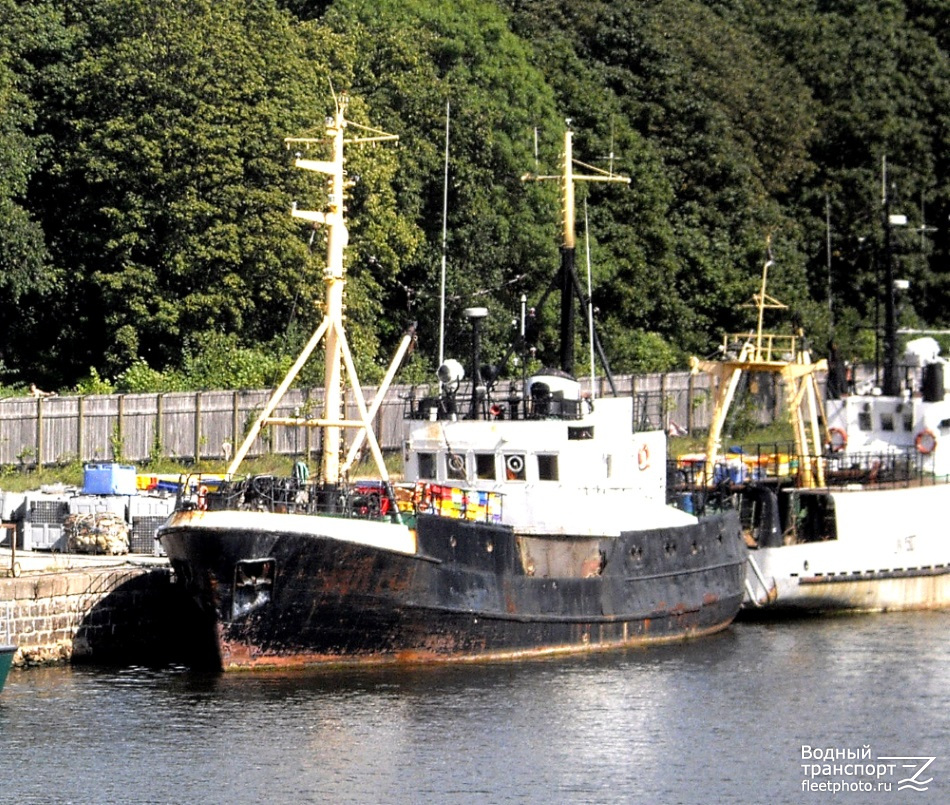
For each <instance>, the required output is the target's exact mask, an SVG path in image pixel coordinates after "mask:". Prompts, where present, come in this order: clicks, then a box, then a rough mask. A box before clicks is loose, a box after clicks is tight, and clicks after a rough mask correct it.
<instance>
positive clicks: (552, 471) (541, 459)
mask: <svg viewBox="0 0 950 805" xmlns="http://www.w3.org/2000/svg"><path fill="white" fill-rule="evenodd" d="M538 480H539V481H556V480H558V475H557V456H549V455H541V454H539V455H538Z"/></svg>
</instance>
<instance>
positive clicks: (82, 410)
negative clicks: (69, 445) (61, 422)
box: [76, 394, 86, 464]
mask: <svg viewBox="0 0 950 805" xmlns="http://www.w3.org/2000/svg"><path fill="white" fill-rule="evenodd" d="M76 413H77V416H78V421H77V422H76V458H77V459H78V461H79V463H80V464H82V462H83V451H84V450H85V445H84V444H83V435H84V434H83V425H84V424H85V422H86V396H85V395H84V394H83V395H80V397H79V408H78V410H77V412H76Z"/></svg>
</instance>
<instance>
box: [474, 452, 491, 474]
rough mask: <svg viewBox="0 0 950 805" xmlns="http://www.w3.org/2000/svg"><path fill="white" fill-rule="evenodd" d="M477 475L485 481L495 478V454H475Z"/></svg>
mask: <svg viewBox="0 0 950 805" xmlns="http://www.w3.org/2000/svg"><path fill="white" fill-rule="evenodd" d="M475 476H476V477H477V478H480V479H481V480H483V481H494V480H495V454H494V453H476V454H475Z"/></svg>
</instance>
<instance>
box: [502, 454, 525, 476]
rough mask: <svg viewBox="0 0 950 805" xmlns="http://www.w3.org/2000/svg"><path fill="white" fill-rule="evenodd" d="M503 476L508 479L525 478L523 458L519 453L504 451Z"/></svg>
mask: <svg viewBox="0 0 950 805" xmlns="http://www.w3.org/2000/svg"><path fill="white" fill-rule="evenodd" d="M505 478H507V479H508V480H509V481H523V480H524V479H525V460H524V456H523V455H522V454H521V453H505Z"/></svg>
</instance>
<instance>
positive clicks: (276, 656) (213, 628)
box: [160, 512, 746, 669]
mask: <svg viewBox="0 0 950 805" xmlns="http://www.w3.org/2000/svg"><path fill="white" fill-rule="evenodd" d="M280 518H281V515H274V516H273V522H274V528H273V530H269V531H266V532H265V531H263V530H261V529H260V528H254V529H243V530H242V529H241V528H240V527H238V528H228V529H214V528H208V527H205V526H201V525H188V524H180V525H176V524H175V522H174V520H172V521H170V523H169V524H168V525H167V526H166V527H165V528H164V529H163V530H162V532H161V535H160V536H161V541H162V543H163V545H164V547H165V550H166V552H167V553H168V556H169V559H170V561H171V563H172V565H173V567H174V569H175V572H176V576H177V578H178V579H179V582H180V583H181V584H183V585H184V586H185V588H186V589H187V592H188V593H189V595H190V596H191V598H192V599H193V600H194V602H195V605H196V607H197V611H198V616H199V618H200V619H201V625H202V629H203V631H204V635H205V644H206V645H205V647H206V650H207V651H206V655H207V656H206V658H205V662H207V663H209V664H210V665H212V666H216V667H220V668H223V669H229V668H241V667H276V666H304V665H310V664H321V663H394V662H403V663H409V662H426V661H440V660H443V661H444V660H462V659H492V658H499V659H500V658H510V657H518V656H526V655H531V654H542V653H551V652H569V651H584V650H591V649H597V648H609V647H615V646H621V645H636V644H642V643H649V642H659V641H667V640H675V639H681V638H686V637H691V636H698V635H702V634H707V633H711V632H714V631H717V630H719V629H722V628H725V627H726V626H727V625H728V624H729V623H730V622H731V621H732V619H733V618H734V616H735V615H736V613H737V611H738V609H739V606H740V603H741V600H742V595H743V581H744V578H745V558H746V554H745V548H744V545H743V543H742V540H741V537H740V530H739V523H738V518H737V516H736V515H735V513H733V512H726V513H724V514H722V515H717V516H714V517H710V518H709V519H706V520H703V521H701V522H700V523H698V524H695V525H689V526H683V527H677V528H665V529H659V530H653V531H640V532H628V533H624V534H622V535H621V536H620V537H619V538H602V539H600V540H580V539H578V540H577V541H578V542H579V543H580V542H583V543H584V544H585V545H589V544H591V543H593V544H594V545H596V546H599V548H598V552H599V554H600V562H599V567H597V568H596V569H595V570H594V571H593V574H592V575H590V577H587V578H583V577H565V576H561V577H550V576H549V577H542V576H540V575H529V574H528V573H526V572H525V571H524V567H525V566H526V562H525V553H526V546H525V543H524V541H523V540H522V539H519V538H518V537H517V536H516V535H515V534H514V533H513V532H512V530H511V529H509V528H507V527H504V526H498V525H491V524H486V523H473V522H466V521H460V520H450V519H446V518H441V517H436V516H420V517H419V519H418V522H417V530H416V540H417V548H416V550H415V552H414V553H408V552H400V551H393V550H387V549H383V548H379V547H373V546H370V545H366V544H358V543H356V542H351V541H347V540H342V539H333V538H328V537H326V536H323V537H321V536H315V535H312V534H302V533H299V532H298V533H287V532H282V531H281V530H280ZM316 519H318V520H319V519H320V518H316ZM549 542H550V543H552V544H553V543H557V548H558V549H561V550H562V549H563V548H564V546H565V544H566V543H570V542H571V538H564V537H550V538H547V539H545V538H538V537H535V538H533V540H531V547H530V550H533V551H536V552H537V551H543V550H545V549H546V548H547V547H550V546H549V545H547V544H546V543H549ZM528 566H530V563H529V565H528Z"/></svg>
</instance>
